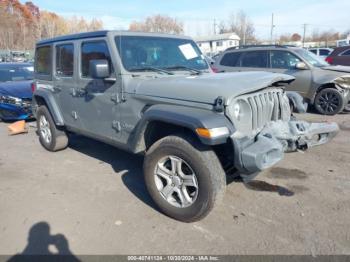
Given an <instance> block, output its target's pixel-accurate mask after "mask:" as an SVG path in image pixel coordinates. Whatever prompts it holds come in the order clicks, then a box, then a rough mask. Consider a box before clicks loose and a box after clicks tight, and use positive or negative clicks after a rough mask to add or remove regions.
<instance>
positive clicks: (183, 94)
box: [133, 72, 294, 105]
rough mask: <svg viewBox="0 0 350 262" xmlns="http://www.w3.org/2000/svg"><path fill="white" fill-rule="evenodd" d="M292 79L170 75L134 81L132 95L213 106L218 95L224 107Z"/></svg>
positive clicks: (252, 75)
mask: <svg viewBox="0 0 350 262" xmlns="http://www.w3.org/2000/svg"><path fill="white" fill-rule="evenodd" d="M293 80H294V77H292V76H289V75H284V74H276V73H268V72H234V73H219V74H214V73H210V74H203V75H196V76H183V75H182V76H169V77H162V78H153V79H143V78H138V79H135V81H137V83H135V84H136V87H134V90H133V91H134V93H136V94H137V95H146V96H152V97H162V98H168V99H178V100H186V101H191V102H197V103H206V104H214V102H215V100H216V98H218V97H219V96H221V97H223V98H225V100H226V105H228V104H229V103H230V101H231V100H232V99H234V98H235V97H237V96H239V95H243V94H246V93H250V92H254V91H257V90H260V89H264V88H267V87H269V86H271V85H273V84H275V83H278V82H282V83H290V82H292V81H293Z"/></svg>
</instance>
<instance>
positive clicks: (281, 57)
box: [271, 51, 301, 69]
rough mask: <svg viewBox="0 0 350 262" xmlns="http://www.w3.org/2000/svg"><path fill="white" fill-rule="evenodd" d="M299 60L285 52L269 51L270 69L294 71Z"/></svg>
mask: <svg viewBox="0 0 350 262" xmlns="http://www.w3.org/2000/svg"><path fill="white" fill-rule="evenodd" d="M298 62H301V60H300V59H299V58H298V57H296V56H295V55H293V54H292V53H290V52H287V51H271V67H272V68H279V69H295V66H296V64H297V63H298Z"/></svg>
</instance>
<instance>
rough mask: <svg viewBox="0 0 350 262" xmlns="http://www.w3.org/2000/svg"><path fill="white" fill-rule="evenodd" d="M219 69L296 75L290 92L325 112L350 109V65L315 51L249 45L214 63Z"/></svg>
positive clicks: (222, 55) (230, 50)
mask: <svg viewBox="0 0 350 262" xmlns="http://www.w3.org/2000/svg"><path fill="white" fill-rule="evenodd" d="M214 71H216V72H234V71H237V72H241V71H269V72H273V73H283V74H288V75H292V76H294V77H295V81H294V82H293V83H291V84H290V85H289V86H288V87H287V90H288V91H296V92H298V93H299V94H301V95H302V96H303V97H304V98H305V100H306V102H308V103H309V104H311V105H314V106H315V108H316V110H317V111H318V112H319V113H321V114H325V115H335V114H337V113H339V112H341V111H343V110H344V109H345V110H347V111H348V110H349V109H350V106H349V105H348V102H349V94H350V67H344V66H342V67H340V66H330V65H329V64H328V63H327V62H325V61H324V60H322V59H320V58H319V57H317V56H316V55H315V54H313V53H311V52H309V51H307V50H305V49H303V48H298V47H290V46H245V47H241V48H238V49H237V48H236V49H234V48H230V49H227V50H226V51H225V52H224V53H222V54H221V56H220V57H219V58H218V59H217V60H216V62H215V64H214Z"/></svg>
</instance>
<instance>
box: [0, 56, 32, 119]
mask: <svg viewBox="0 0 350 262" xmlns="http://www.w3.org/2000/svg"><path fill="white" fill-rule="evenodd" d="M33 73H34V67H33V65H32V64H28V63H2V64H0V120H6V121H10V120H23V119H28V118H31V117H32V111H31V109H32V106H31V103H32V89H31V88H32V83H33Z"/></svg>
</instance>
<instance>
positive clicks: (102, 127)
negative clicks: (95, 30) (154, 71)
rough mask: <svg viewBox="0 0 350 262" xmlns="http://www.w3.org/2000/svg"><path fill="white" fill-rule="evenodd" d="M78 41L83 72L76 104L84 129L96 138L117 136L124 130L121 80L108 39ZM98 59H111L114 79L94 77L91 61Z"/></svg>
mask: <svg viewBox="0 0 350 262" xmlns="http://www.w3.org/2000/svg"><path fill="white" fill-rule="evenodd" d="M78 45H79V50H80V51H79V68H80V74H79V79H78V81H77V86H78V90H77V93H78V96H77V99H76V104H77V111H78V117H79V118H80V121H81V124H82V131H83V132H85V133H86V134H87V135H91V136H94V137H96V138H101V139H112V140H114V139H115V138H116V137H118V136H120V133H121V132H120V131H121V125H120V122H119V121H120V112H119V110H118V104H119V102H120V101H119V99H118V91H119V88H118V87H119V84H118V83H119V81H118V79H117V78H116V76H115V75H116V74H115V71H114V67H113V63H112V59H111V55H110V51H109V49H108V45H107V42H106V39H104V38H103V39H101V38H99V39H95V40H86V41H80V42H78ZM96 59H103V60H107V61H108V62H109V68H110V79H107V80H106V79H92V78H91V76H90V72H89V70H90V69H89V66H90V61H91V60H96ZM111 79H114V80H111Z"/></svg>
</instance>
